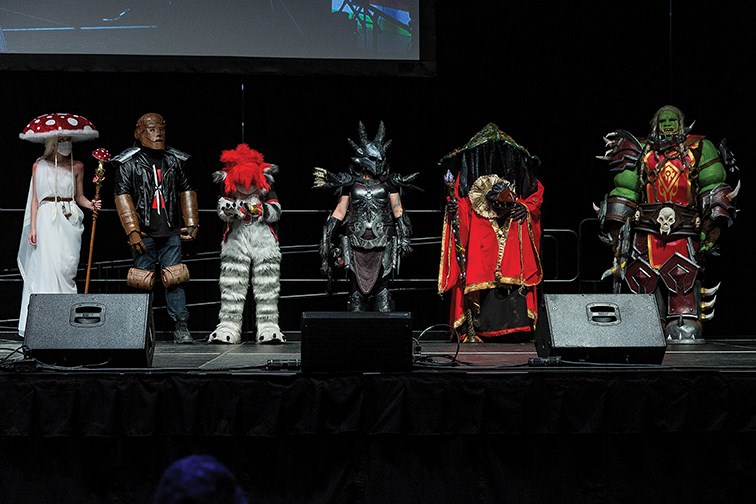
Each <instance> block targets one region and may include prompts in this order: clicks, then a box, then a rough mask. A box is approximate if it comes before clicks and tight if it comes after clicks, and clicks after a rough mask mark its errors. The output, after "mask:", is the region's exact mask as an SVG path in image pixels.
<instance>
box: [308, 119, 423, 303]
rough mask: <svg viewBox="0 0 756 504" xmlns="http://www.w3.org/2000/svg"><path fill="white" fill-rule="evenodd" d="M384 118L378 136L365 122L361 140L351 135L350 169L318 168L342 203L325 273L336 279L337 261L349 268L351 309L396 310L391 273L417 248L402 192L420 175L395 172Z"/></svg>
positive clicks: (320, 180)
mask: <svg viewBox="0 0 756 504" xmlns="http://www.w3.org/2000/svg"><path fill="white" fill-rule="evenodd" d="M385 133H386V131H385V127H384V125H383V122H381V123H380V125H379V126H378V132H377V134H376V136H375V138H374V139H372V140H371V139H369V138H368V136H367V132H366V131H365V126H364V125H363V124H362V122H360V123H359V144H358V143H355V142H353V141H352V140H351V139H349V143H350V145H351V146H352V148H353V149H354V151H355V156H353V157H352V162H351V165H350V168H349V172H341V173H332V172H329V171H327V170H324V169H323V168H315V173H314V175H315V187H324V188H332V189H336V190H337V194H338V196H339V203H338V205H337V207H336V209H335V210H334V211H333V213H332V214H331V215H329V216H328V219H327V220H326V223H325V226H324V227H323V236H322V239H321V242H320V256H321V259H322V265H321V272H322V273H323V274H324V275H326V276H328V277H329V278H330V276H331V272H332V269H333V267H334V266H335V265H338V266H343V267H344V268H346V269H347V271H348V272H349V274H350V277H351V279H352V286H351V294H350V296H349V308H350V310H351V311H381V312H387V311H391V310H392V302H391V295H390V293H389V290H388V287H387V285H386V279H387V277H388V276H389V275H390V274H391V273H392V272H395V271H396V270H397V269H398V265H399V260H400V258H401V257H404V256H406V255H407V254H409V253H410V252H411V251H412V248H411V246H410V237H411V235H412V228H411V225H410V221H409V218H408V217H407V215H406V214H405V213H404V209H403V207H402V203H401V198H400V193H401V191H402V188H404V187H414V186H412V185H411V184H410V182H411V181H412V180H414V179H415V178H416V177H417V176H418V173H413V174H412V175H408V176H401V175H399V174H395V173H391V172H390V168H389V164H388V161H387V159H386V151H387V150H388V147H389V145H391V140H386V141H384V137H385Z"/></svg>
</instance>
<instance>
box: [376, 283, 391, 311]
mask: <svg viewBox="0 0 756 504" xmlns="http://www.w3.org/2000/svg"><path fill="white" fill-rule="evenodd" d="M392 304H393V303H392V301H391V293H390V292H389V290H388V289H386V288H383V289H382V290H380V291H378V292H377V293H376V294H375V295H374V296H373V299H372V303H371V308H372V310H373V311H378V312H390V311H393V306H392Z"/></svg>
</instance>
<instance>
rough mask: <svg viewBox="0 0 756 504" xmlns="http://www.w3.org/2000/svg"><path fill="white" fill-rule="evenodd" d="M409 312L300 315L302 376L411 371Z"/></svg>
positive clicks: (410, 319) (310, 313) (410, 320)
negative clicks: (331, 373) (306, 374)
mask: <svg viewBox="0 0 756 504" xmlns="http://www.w3.org/2000/svg"><path fill="white" fill-rule="evenodd" d="M412 349H413V345H412V314H411V313H409V312H389V313H380V312H304V313H302V349H301V352H302V355H301V358H302V360H301V369H302V372H305V373H311V372H323V373H328V372H341V373H349V372H401V371H410V370H411V369H412Z"/></svg>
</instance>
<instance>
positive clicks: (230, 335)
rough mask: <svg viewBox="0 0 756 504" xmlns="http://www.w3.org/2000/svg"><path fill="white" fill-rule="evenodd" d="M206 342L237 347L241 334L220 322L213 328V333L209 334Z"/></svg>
mask: <svg viewBox="0 0 756 504" xmlns="http://www.w3.org/2000/svg"><path fill="white" fill-rule="evenodd" d="M207 342H208V343H228V344H232V345H237V344H239V343H241V332H240V331H239V330H238V329H237V328H234V327H228V326H227V325H224V324H223V323H222V322H221V323H220V324H218V327H216V328H215V331H213V332H212V333H210V336H209V337H208V338H207Z"/></svg>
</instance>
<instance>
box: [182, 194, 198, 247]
mask: <svg viewBox="0 0 756 504" xmlns="http://www.w3.org/2000/svg"><path fill="white" fill-rule="evenodd" d="M179 197H180V199H181V215H182V216H183V218H184V226H185V227H186V228H187V237H188V239H191V240H193V239H194V238H196V237H197V230H198V229H199V207H198V205H197V193H196V192H194V191H184V192H182V193H181V194H179Z"/></svg>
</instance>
